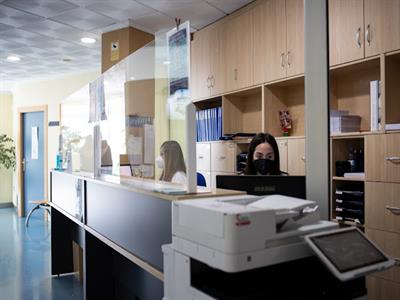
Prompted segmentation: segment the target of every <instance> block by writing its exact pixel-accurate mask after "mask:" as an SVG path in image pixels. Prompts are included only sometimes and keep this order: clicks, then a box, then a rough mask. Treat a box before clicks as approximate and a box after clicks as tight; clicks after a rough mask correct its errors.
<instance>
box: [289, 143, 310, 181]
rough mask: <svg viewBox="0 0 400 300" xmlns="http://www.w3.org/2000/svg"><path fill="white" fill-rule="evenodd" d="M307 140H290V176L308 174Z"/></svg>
mask: <svg viewBox="0 0 400 300" xmlns="http://www.w3.org/2000/svg"><path fill="white" fill-rule="evenodd" d="M305 152H306V146H305V139H289V140H288V153H287V157H288V173H289V175H305V174H306V164H305V161H306V157H305Z"/></svg>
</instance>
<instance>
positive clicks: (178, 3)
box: [138, 0, 225, 29]
mask: <svg viewBox="0 0 400 300" xmlns="http://www.w3.org/2000/svg"><path fill="white" fill-rule="evenodd" d="M138 2H139V1H138ZM140 2H141V3H146V5H148V6H150V7H153V8H154V9H157V10H158V11H160V12H161V13H163V14H166V15H168V16H170V17H172V18H175V17H179V18H181V20H182V22H184V21H187V20H189V21H190V26H192V27H194V28H197V29H199V28H202V27H204V26H206V25H208V24H210V23H212V22H215V21H216V20H218V19H220V18H222V17H224V16H225V14H224V13H223V12H222V11H221V10H219V9H217V8H215V7H213V6H211V5H209V4H208V3H206V2H204V1H196V0H140Z"/></svg>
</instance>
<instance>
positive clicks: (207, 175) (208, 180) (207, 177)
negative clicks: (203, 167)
mask: <svg viewBox="0 0 400 300" xmlns="http://www.w3.org/2000/svg"><path fill="white" fill-rule="evenodd" d="M197 172H199V173H200V174H201V175H203V176H204V179H205V180H206V186H207V187H208V188H211V173H210V172H206V171H197Z"/></svg>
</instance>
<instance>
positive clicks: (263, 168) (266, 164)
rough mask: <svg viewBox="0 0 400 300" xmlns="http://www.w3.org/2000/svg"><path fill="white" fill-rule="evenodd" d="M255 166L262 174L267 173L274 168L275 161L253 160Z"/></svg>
mask: <svg viewBox="0 0 400 300" xmlns="http://www.w3.org/2000/svg"><path fill="white" fill-rule="evenodd" d="M253 164H254V168H255V169H256V171H257V172H258V173H260V174H261V175H267V174H268V173H271V172H272V170H273V169H274V165H275V162H274V161H273V160H271V159H256V160H254V161H253Z"/></svg>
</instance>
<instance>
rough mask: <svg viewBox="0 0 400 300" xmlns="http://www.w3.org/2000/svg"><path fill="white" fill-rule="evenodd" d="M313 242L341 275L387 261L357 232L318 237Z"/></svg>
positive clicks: (351, 231) (313, 238)
mask: <svg viewBox="0 0 400 300" xmlns="http://www.w3.org/2000/svg"><path fill="white" fill-rule="evenodd" d="M311 240H312V241H313V243H314V244H315V245H316V246H317V247H318V249H319V250H320V251H321V252H322V253H323V254H324V255H325V256H326V257H327V258H328V259H329V260H330V261H331V263H332V264H333V265H334V266H335V267H336V268H337V269H338V271H339V272H341V273H343V272H347V271H351V270H354V269H358V268H362V267H366V266H369V265H373V264H376V263H380V262H384V261H387V258H386V257H385V256H384V255H383V254H382V253H381V252H380V251H379V250H378V249H377V248H376V247H375V246H374V245H373V244H371V243H370V242H369V241H368V240H367V239H366V238H365V237H364V236H363V235H362V234H360V233H359V232H358V231H357V230H349V231H343V232H339V233H334V234H328V235H322V236H316V237H312V238H311Z"/></svg>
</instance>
